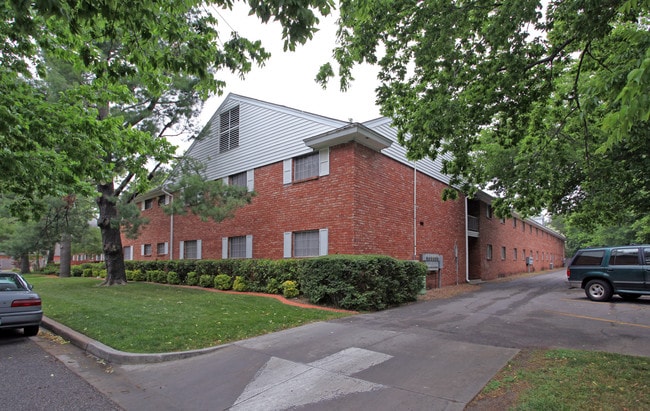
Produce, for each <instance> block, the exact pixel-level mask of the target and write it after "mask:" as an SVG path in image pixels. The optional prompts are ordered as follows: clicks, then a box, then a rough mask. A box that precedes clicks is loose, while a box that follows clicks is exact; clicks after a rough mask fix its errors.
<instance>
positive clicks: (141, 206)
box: [140, 201, 144, 211]
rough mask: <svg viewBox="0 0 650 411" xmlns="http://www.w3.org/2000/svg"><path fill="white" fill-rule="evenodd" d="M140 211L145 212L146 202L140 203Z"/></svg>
mask: <svg viewBox="0 0 650 411" xmlns="http://www.w3.org/2000/svg"><path fill="white" fill-rule="evenodd" d="M140 211H144V201H143V202H141V203H140Z"/></svg>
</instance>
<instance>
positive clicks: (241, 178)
mask: <svg viewBox="0 0 650 411" xmlns="http://www.w3.org/2000/svg"><path fill="white" fill-rule="evenodd" d="M229 184H230V185H231V186H239V187H246V172H245V171H244V172H243V173H238V174H233V175H231V176H230V181H229Z"/></svg>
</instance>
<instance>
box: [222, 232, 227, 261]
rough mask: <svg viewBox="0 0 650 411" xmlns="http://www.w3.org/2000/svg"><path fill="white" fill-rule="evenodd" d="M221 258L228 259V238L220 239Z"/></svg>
mask: <svg viewBox="0 0 650 411" xmlns="http://www.w3.org/2000/svg"><path fill="white" fill-rule="evenodd" d="M221 258H222V259H224V260H225V259H226V258H228V237H221Z"/></svg>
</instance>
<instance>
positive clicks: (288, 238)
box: [284, 231, 291, 258]
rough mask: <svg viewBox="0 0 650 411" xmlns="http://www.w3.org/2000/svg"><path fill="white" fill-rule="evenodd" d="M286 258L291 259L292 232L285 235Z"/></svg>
mask: <svg viewBox="0 0 650 411" xmlns="http://www.w3.org/2000/svg"><path fill="white" fill-rule="evenodd" d="M284 258H291V231H288V232H286V233H284Z"/></svg>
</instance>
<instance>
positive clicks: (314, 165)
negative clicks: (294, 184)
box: [293, 152, 318, 181]
mask: <svg viewBox="0 0 650 411" xmlns="http://www.w3.org/2000/svg"><path fill="white" fill-rule="evenodd" d="M311 177H318V152H315V153H312V154H308V155H306V156H302V157H298V158H296V159H295V160H294V165H293V179H294V180H295V181H297V180H304V179H307V178H311Z"/></svg>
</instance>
